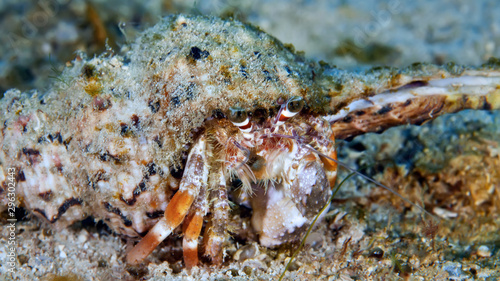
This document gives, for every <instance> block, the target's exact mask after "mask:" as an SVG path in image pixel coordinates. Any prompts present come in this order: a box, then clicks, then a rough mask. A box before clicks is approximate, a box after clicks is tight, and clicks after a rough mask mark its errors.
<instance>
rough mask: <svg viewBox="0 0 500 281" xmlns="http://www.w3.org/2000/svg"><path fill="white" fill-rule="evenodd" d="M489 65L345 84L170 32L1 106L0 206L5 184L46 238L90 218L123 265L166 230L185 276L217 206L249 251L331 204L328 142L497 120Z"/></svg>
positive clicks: (271, 47)
mask: <svg viewBox="0 0 500 281" xmlns="http://www.w3.org/2000/svg"><path fill="white" fill-rule="evenodd" d="M499 65H500V64H499V63H498V61H497V60H495V59H492V60H490V62H489V63H487V64H485V65H483V66H481V67H478V68H467V67H461V66H457V65H454V64H448V65H445V66H435V65H430V64H429V65H427V64H416V65H413V66H410V67H408V68H406V69H401V70H399V69H386V68H379V69H372V70H370V71H368V72H366V73H349V72H346V71H342V70H339V69H337V68H335V67H332V66H328V65H325V64H319V63H314V62H311V61H308V60H306V59H304V58H303V57H302V56H300V55H298V54H295V53H294V52H293V50H291V48H289V47H287V46H286V45H283V44H282V43H281V42H279V41H278V40H276V39H275V38H273V37H271V36H269V35H267V34H265V33H264V32H262V31H260V30H259V29H258V28H256V27H253V26H249V25H245V24H242V23H240V22H237V21H225V20H221V19H218V18H213V17H201V16H183V15H177V16H171V17H168V18H166V19H164V20H163V21H162V22H160V23H159V24H158V25H156V26H155V27H153V28H151V29H148V30H146V31H145V32H144V33H143V34H142V35H141V36H140V37H139V38H138V39H137V41H136V42H135V43H134V44H133V45H132V46H131V47H130V49H129V50H128V51H125V53H124V55H109V54H105V55H102V56H100V57H95V58H92V59H88V58H86V57H84V56H83V55H81V56H79V57H78V58H77V59H76V60H75V61H73V62H72V63H71V66H69V67H68V68H67V69H66V70H65V71H64V72H63V73H62V74H61V76H60V77H59V78H58V82H57V83H55V84H54V86H53V87H52V88H51V89H50V90H48V91H47V92H43V93H42V92H38V91H34V92H28V93H21V92H20V91H18V90H10V91H8V92H6V93H5V95H4V97H3V99H2V101H1V103H0V106H1V108H2V112H4V114H3V115H2V116H1V122H0V126H1V134H0V143H1V147H2V149H1V150H0V182H1V184H2V190H0V191H1V192H0V198H1V200H3V201H6V200H7V197H6V195H5V194H6V193H7V192H6V190H7V185H6V179H7V177H8V171H12V169H14V170H15V171H16V175H15V180H16V183H17V190H16V192H17V195H18V196H17V198H18V199H17V200H18V204H21V205H22V206H24V207H25V208H27V209H28V210H30V211H31V212H32V213H33V214H35V215H37V216H39V217H41V218H42V219H44V220H46V221H47V222H49V223H50V224H52V225H54V227H56V228H63V227H66V226H68V225H70V224H72V223H74V222H76V221H79V220H82V219H84V218H86V217H87V216H92V217H94V218H96V219H102V220H103V221H105V222H106V224H107V225H109V226H110V228H112V229H113V230H114V231H115V232H117V233H119V234H123V235H126V236H130V237H143V238H142V240H141V241H140V242H139V243H138V244H137V245H136V246H135V247H134V248H133V249H132V250H131V251H130V252H129V253H128V254H127V257H126V261H127V262H128V263H131V264H136V263H139V262H141V261H143V260H144V259H145V258H146V257H147V256H148V255H149V254H150V253H151V252H152V250H153V249H154V248H155V247H156V246H157V245H158V244H159V243H160V242H161V241H162V240H163V239H165V238H166V237H167V236H169V235H171V233H172V232H173V231H174V230H175V229H177V228H179V227H181V225H182V232H183V235H184V236H183V251H184V261H185V264H186V266H187V267H188V268H189V267H192V266H195V265H197V264H198V240H199V238H200V235H201V231H202V229H204V232H203V234H202V236H203V243H202V248H203V253H204V255H205V256H207V257H209V258H210V259H211V260H212V262H213V263H215V264H220V263H221V262H222V260H223V258H224V247H223V245H224V242H225V241H226V240H227V239H228V237H229V233H228V230H227V227H226V226H227V225H228V221H229V220H230V217H229V212H230V210H231V205H230V202H235V203H237V204H240V205H245V206H247V207H249V208H250V209H251V210H252V226H253V230H254V231H255V232H256V233H257V234H258V236H259V241H260V243H261V244H262V245H264V246H268V247H273V246H277V245H280V244H282V243H285V242H294V241H297V240H298V239H300V237H301V236H302V234H303V233H304V231H305V230H306V229H307V227H308V226H309V225H310V224H311V222H312V218H313V217H314V216H315V215H316V214H317V212H318V210H319V209H321V208H322V207H323V205H324V204H325V203H326V202H327V201H328V198H329V197H330V195H331V192H332V191H331V188H332V187H333V186H334V184H335V180H336V175H337V162H336V150H335V145H334V141H335V139H347V138H350V137H353V136H355V135H358V134H361V133H365V132H372V131H381V130H384V129H385V128H388V127H391V126H396V125H400V124H408V123H411V124H414V123H422V122H424V121H426V120H429V119H432V118H435V117H437V116H439V115H442V114H444V113H448V112H455V111H458V110H461V109H465V108H475V109H497V108H499V107H500V67H499ZM6 205H7V204H2V206H6ZM203 226H204V227H203Z"/></svg>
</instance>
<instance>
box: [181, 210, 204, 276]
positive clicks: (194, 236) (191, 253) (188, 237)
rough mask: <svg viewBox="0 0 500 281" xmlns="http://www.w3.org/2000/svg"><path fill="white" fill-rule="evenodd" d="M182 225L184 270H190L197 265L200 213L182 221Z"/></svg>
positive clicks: (201, 223)
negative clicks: (183, 227) (183, 226)
mask: <svg viewBox="0 0 500 281" xmlns="http://www.w3.org/2000/svg"><path fill="white" fill-rule="evenodd" d="M184 225H185V229H184V230H183V232H184V238H183V239H182V250H183V253H184V263H185V264H186V268H187V269H190V268H192V267H193V266H195V265H197V264H198V237H199V236H200V233H201V227H202V226H203V215H202V214H200V212H195V213H194V214H192V215H191V216H189V217H188V218H187V219H186V220H185V221H184Z"/></svg>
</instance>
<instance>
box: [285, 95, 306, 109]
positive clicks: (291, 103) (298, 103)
mask: <svg viewBox="0 0 500 281" xmlns="http://www.w3.org/2000/svg"><path fill="white" fill-rule="evenodd" d="M304 104H305V102H304V99H303V98H301V97H297V96H295V97H292V98H291V99H289V100H288V102H287V104H286V108H287V109H288V110H289V111H290V112H291V113H299V112H300V111H301V110H302V108H303V107H304Z"/></svg>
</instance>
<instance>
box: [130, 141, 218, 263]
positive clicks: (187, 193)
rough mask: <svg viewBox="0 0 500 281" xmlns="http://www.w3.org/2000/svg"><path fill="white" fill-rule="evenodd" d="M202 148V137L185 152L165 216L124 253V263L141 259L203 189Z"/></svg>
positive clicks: (204, 164) (205, 168)
mask: <svg viewBox="0 0 500 281" xmlns="http://www.w3.org/2000/svg"><path fill="white" fill-rule="evenodd" d="M205 150H206V140H205V137H204V136H202V137H200V139H199V140H198V141H197V142H196V143H195V145H194V146H193V148H192V149H191V152H190V153H189V156H188V160H187V162H186V167H185V169H184V176H183V178H182V180H181V183H180V186H179V190H178V191H177V193H176V194H175V195H174V197H172V200H170V202H169V203H168V206H167V208H166V210H165V216H164V217H163V218H161V219H160V220H159V221H158V222H157V223H156V225H155V226H154V227H153V228H152V229H151V230H150V231H149V232H148V234H147V235H146V236H145V237H144V238H143V239H142V240H141V241H140V242H139V243H138V244H137V245H136V246H135V247H134V248H133V249H132V250H131V251H130V252H129V253H128V254H127V258H126V260H127V263H129V264H138V263H140V262H142V261H143V260H144V259H145V258H146V257H147V256H148V255H149V254H151V252H152V251H153V250H154V249H155V248H156V247H157V246H158V245H159V244H160V243H161V242H162V241H163V240H164V239H165V238H167V236H169V235H170V233H172V231H173V230H174V229H175V228H177V227H178V226H179V225H180V224H181V223H182V221H183V220H184V217H185V216H186V214H187V213H188V211H189V209H190V207H191V205H192V204H193V201H194V199H195V198H197V197H198V194H199V193H200V190H201V189H205V188H206V182H207V179H208V164H207V156H206V151H205Z"/></svg>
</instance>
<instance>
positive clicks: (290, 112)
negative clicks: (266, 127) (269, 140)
mask: <svg viewBox="0 0 500 281" xmlns="http://www.w3.org/2000/svg"><path fill="white" fill-rule="evenodd" d="M304 104H305V102H304V99H303V98H301V97H298V96H295V97H291V98H290V99H288V101H287V102H286V105H285V104H282V105H281V109H280V111H279V112H278V116H276V119H275V121H274V123H275V124H276V125H278V126H280V125H282V124H284V123H285V122H286V120H288V119H290V118H292V117H293V116H295V115H297V114H298V113H299V112H300V111H301V110H302V108H303V107H304Z"/></svg>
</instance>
